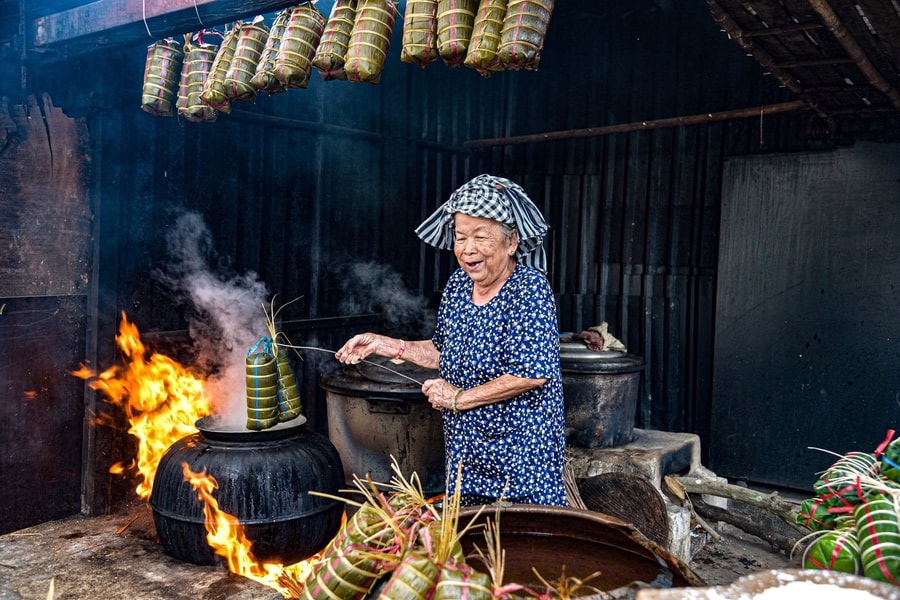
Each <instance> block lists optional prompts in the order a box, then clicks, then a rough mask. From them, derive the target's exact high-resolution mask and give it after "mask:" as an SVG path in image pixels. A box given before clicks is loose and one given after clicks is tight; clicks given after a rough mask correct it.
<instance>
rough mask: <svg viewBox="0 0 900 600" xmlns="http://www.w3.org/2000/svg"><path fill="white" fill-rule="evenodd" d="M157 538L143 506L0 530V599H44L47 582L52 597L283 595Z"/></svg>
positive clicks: (166, 599) (213, 599)
mask: <svg viewBox="0 0 900 600" xmlns="http://www.w3.org/2000/svg"><path fill="white" fill-rule="evenodd" d="M132 519H134V521H133V522H131V521H132ZM130 522H131V524H130V525H129V523H130ZM126 525H128V526H127V528H126V529H125V530H124V531H122V533H117V531H118V530H119V529H120V528H122V527H123V526H126ZM155 538H156V529H155V527H154V526H153V516H152V514H151V512H150V509H149V507H148V506H146V505H141V506H139V507H136V508H133V509H132V510H130V511H129V512H126V513H123V514H117V515H111V516H105V517H96V518H91V519H88V518H85V517H72V518H68V519H62V520H59V521H52V522H49V523H43V524H41V525H36V526H34V527H29V528H27V529H22V530H19V531H15V532H13V533H9V534H6V535H3V536H0V600H46V599H47V598H48V594H47V592H48V590H49V589H50V585H51V581H52V582H53V588H54V595H53V598H54V599H56V600H64V599H65V600H85V599H88V598H91V599H97V600H119V599H122V600H125V599H128V600H135V599H140V600H181V599H184V600H188V599H192V600H197V599H202V600H282V595H281V594H280V593H279V592H278V591H277V590H275V589H274V588H271V587H268V586H265V585H263V584H260V583H257V582H255V581H252V580H250V579H246V578H244V577H239V576H236V575H232V574H230V573H229V572H228V570H227V569H226V568H225V567H224V566H222V567H201V566H197V565H193V564H190V563H185V562H181V561H179V560H176V559H174V558H170V557H168V556H166V555H165V554H163V552H162V548H161V546H160V545H159V544H158V543H157V542H156V539H155Z"/></svg>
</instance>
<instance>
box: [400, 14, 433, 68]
mask: <svg viewBox="0 0 900 600" xmlns="http://www.w3.org/2000/svg"><path fill="white" fill-rule="evenodd" d="M437 5H438V3H437V0H408V1H407V3H406V14H405V15H403V47H402V48H401V51H400V60H401V61H402V62H406V63H412V64H415V65H419V66H422V67H424V66H427V65H429V64H431V63H433V62H434V61H436V60H437V57H438V51H437Z"/></svg>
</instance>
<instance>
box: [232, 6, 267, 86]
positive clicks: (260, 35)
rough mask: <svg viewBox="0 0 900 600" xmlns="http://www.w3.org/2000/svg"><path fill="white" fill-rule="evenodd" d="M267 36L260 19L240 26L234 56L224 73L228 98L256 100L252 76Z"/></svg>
mask: <svg viewBox="0 0 900 600" xmlns="http://www.w3.org/2000/svg"><path fill="white" fill-rule="evenodd" d="M268 38H269V28H268V27H267V26H266V24H265V23H264V22H263V21H261V20H258V21H256V22H254V23H251V24H249V25H248V24H244V25H242V26H241V30H240V33H239V34H238V41H237V46H235V48H234V56H232V58H231V63H230V64H229V65H228V73H227V74H226V75H225V93H226V95H227V96H228V97H229V98H230V99H232V100H243V101H245V102H255V101H256V92H257V88H256V86H255V85H254V83H253V78H254V76H255V75H256V68H257V67H258V66H259V59H260V57H261V56H262V52H263V49H264V48H265V46H266V41H267V40H268Z"/></svg>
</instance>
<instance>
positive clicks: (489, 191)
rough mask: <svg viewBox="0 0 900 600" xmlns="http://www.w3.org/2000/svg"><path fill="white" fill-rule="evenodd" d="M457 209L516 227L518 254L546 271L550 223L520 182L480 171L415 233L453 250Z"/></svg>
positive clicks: (536, 267) (433, 243)
mask: <svg viewBox="0 0 900 600" xmlns="http://www.w3.org/2000/svg"><path fill="white" fill-rule="evenodd" d="M458 212H461V213H463V214H465V215H469V216H470V217H483V218H486V219H493V220H495V221H499V222H501V223H506V224H507V225H510V226H512V227H514V228H515V229H516V230H517V231H518V236H519V248H518V250H517V251H516V258H517V259H518V260H519V262H521V263H522V264H524V265H526V266H529V267H534V268H535V269H537V270H538V271H540V272H541V273H544V274H545V275H546V273H547V254H546V252H544V245H543V242H544V235H545V234H546V233H547V230H548V229H549V228H550V227H549V226H548V225H547V221H545V220H544V216H543V215H542V214H541V211H540V210H539V209H538V207H537V206H535V204H534V202H532V201H531V199H530V198H529V197H528V195H527V194H526V193H525V190H523V189H522V188H521V186H519V185H518V184H517V183H513V182H512V181H510V180H509V179H504V178H503V177H496V176H494V175H479V176H478V177H476V178H474V179H472V180H471V181H469V182H468V183H465V184H463V185H462V186H461V187H460V188H459V189H457V190H456V191H455V192H453V193H452V194H451V195H450V199H449V200H447V201H446V202H445V203H444V204H442V205H441V206H440V208H438V209H437V210H436V211H434V213H432V215H431V216H430V217H428V218H427V219H425V220H424V221H423V222H422V224H421V225H419V226H418V227H417V228H416V235H418V236H419V237H420V238H421V239H422V241H423V242H425V243H426V244H430V245H431V246H434V247H435V248H440V249H445V250H452V249H453V243H454V239H455V236H454V233H453V214H454V213H458Z"/></svg>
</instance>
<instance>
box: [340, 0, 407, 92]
mask: <svg viewBox="0 0 900 600" xmlns="http://www.w3.org/2000/svg"><path fill="white" fill-rule="evenodd" d="M397 15H398V11H397V6H396V5H395V4H394V2H392V1H391V0H358V3H357V7H356V19H355V20H354V22H353V29H352V31H351V32H350V40H349V42H348V44H347V54H346V56H345V59H344V73H345V74H346V76H347V80H348V81H352V82H354V83H378V82H379V81H380V80H381V73H382V71H383V70H384V64H385V60H386V59H387V53H388V49H389V48H390V45H391V34H392V33H393V30H394V22H395V21H396V19H397Z"/></svg>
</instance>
